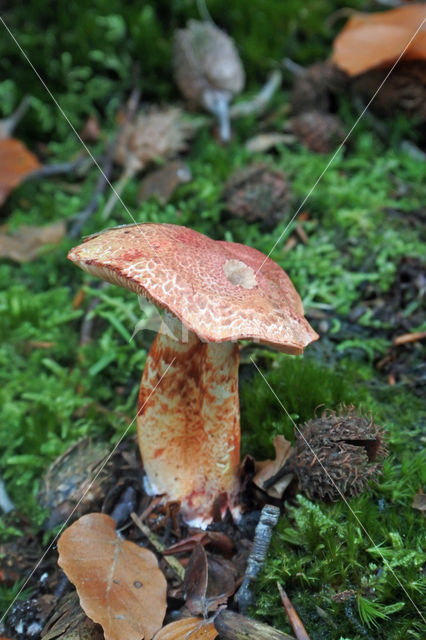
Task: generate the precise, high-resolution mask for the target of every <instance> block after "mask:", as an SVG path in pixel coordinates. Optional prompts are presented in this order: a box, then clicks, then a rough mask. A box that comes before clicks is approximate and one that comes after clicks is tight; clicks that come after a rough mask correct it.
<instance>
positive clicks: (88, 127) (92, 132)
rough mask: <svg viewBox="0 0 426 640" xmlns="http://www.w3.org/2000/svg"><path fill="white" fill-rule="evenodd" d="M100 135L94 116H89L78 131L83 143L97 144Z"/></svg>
mask: <svg viewBox="0 0 426 640" xmlns="http://www.w3.org/2000/svg"><path fill="white" fill-rule="evenodd" d="M100 135H101V129H100V127H99V122H98V121H97V119H96V118H95V116H94V115H93V114H91V115H90V116H89V117H88V118H87V120H86V122H85V124H84V127H83V128H82V130H81V131H80V138H81V139H82V140H84V141H85V142H97V141H98V140H99V136H100Z"/></svg>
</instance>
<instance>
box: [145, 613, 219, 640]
mask: <svg viewBox="0 0 426 640" xmlns="http://www.w3.org/2000/svg"><path fill="white" fill-rule="evenodd" d="M217 636H218V632H217V631H216V629H215V626H214V624H213V622H209V621H208V620H203V619H202V618H185V619H184V620H177V622H171V623H170V624H168V625H166V626H165V627H163V629H161V631H159V632H158V633H157V634H156V635H155V638H154V640H214V639H215V638H217Z"/></svg>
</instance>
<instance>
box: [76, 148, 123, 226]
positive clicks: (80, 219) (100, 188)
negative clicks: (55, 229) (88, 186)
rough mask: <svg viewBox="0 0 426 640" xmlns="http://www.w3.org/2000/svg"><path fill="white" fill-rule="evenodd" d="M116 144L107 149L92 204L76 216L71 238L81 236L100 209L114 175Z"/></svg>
mask: <svg viewBox="0 0 426 640" xmlns="http://www.w3.org/2000/svg"><path fill="white" fill-rule="evenodd" d="M115 142H116V139H115V138H114V139H113V140H112V141H111V142H110V143H109V145H108V147H107V151H106V154H105V158H104V164H103V167H102V173H101V174H100V176H99V178H98V181H97V182H96V186H95V190H94V192H93V195H92V198H91V200H90V202H89V203H88V204H87V205H86V206H85V207H84V209H82V210H81V211H80V212H79V213H77V214H76V216H75V218H74V222H73V224H72V226H71V228H70V230H69V233H68V235H69V236H70V238H76V237H77V236H79V235H80V234H81V230H82V228H83V227H84V225H85V224H86V222H87V221H88V219H89V218H90V216H92V215H93V214H94V213H95V211H96V209H97V208H98V204H99V199H100V197H101V196H102V194H103V193H104V191H105V189H106V187H107V185H108V182H109V179H110V176H111V173H112V168H113V165H114V155H115Z"/></svg>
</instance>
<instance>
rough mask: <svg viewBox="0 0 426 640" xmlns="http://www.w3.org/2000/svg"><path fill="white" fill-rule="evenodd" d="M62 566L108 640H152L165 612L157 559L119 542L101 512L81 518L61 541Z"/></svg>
mask: <svg viewBox="0 0 426 640" xmlns="http://www.w3.org/2000/svg"><path fill="white" fill-rule="evenodd" d="M58 550H59V565H60V566H61V567H62V569H63V570H64V571H65V573H66V575H67V576H68V578H69V580H70V581H71V582H72V583H73V584H74V585H75V586H76V588H77V592H78V595H79V597H80V603H81V606H82V608H83V609H84V611H85V612H86V614H87V615H88V616H89V618H91V619H92V620H94V621H95V622H98V623H99V624H100V625H102V628H103V630H104V634H105V640H142V638H143V639H144V640H150V639H151V638H152V637H153V635H154V633H155V632H156V631H158V629H159V628H160V627H161V624H162V622H163V618H164V614H165V612H166V589H167V583H166V579H165V577H164V575H163V574H162V572H161V571H160V569H159V568H158V563H157V559H156V557H155V555H154V554H153V553H152V552H151V551H149V550H148V549H144V548H143V547H138V546H137V545H136V544H134V543H133V542H128V541H125V540H121V539H120V538H119V537H118V536H117V534H116V531H115V522H114V520H113V519H112V518H110V517H109V516H107V515H104V514H102V513H91V514H88V515H85V516H83V517H82V518H80V519H79V520H77V522H75V523H74V524H73V525H71V527H69V528H68V529H66V530H65V531H64V533H63V534H62V535H61V537H60V538H59V541H58Z"/></svg>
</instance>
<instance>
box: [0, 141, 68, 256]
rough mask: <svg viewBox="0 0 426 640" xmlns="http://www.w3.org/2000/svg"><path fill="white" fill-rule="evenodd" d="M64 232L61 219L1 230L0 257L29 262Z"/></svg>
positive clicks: (56, 240)
mask: <svg viewBox="0 0 426 640" xmlns="http://www.w3.org/2000/svg"><path fill="white" fill-rule="evenodd" d="M0 143H1V141H0ZM0 162H1V160H0ZM0 189H1V187H0ZM0 197H1V196H0ZM65 232H66V226H65V222H62V221H60V222H54V223H52V224H48V225H46V226H44V227H30V226H26V225H23V226H22V227H20V228H19V229H18V230H17V231H15V232H14V233H7V232H5V231H2V232H0V258H9V259H10V260H14V261H15V262H30V261H31V260H34V259H35V258H36V257H37V254H38V252H39V251H40V249H41V248H42V247H43V246H45V245H47V244H58V243H59V242H61V240H62V238H63V237H64V236H65Z"/></svg>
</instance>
